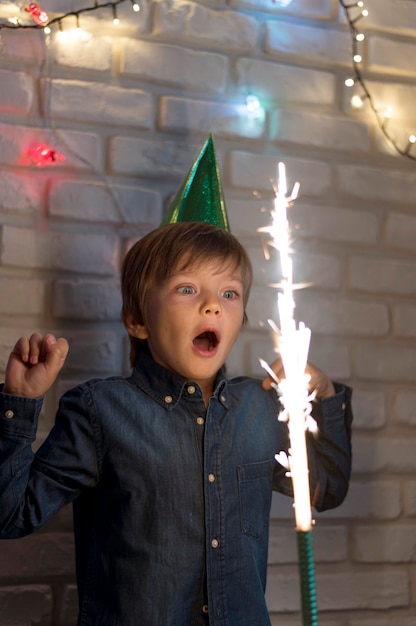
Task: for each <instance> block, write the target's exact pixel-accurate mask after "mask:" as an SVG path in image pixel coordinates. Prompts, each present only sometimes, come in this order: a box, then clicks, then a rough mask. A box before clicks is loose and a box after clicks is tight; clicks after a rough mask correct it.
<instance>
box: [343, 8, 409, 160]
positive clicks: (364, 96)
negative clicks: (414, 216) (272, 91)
mask: <svg viewBox="0 0 416 626" xmlns="http://www.w3.org/2000/svg"><path fill="white" fill-rule="evenodd" d="M339 3H340V5H341V6H342V8H343V9H344V13H345V17H346V19H347V22H348V26H349V28H350V33H351V42H352V60H353V69H354V74H355V76H354V78H351V77H350V78H347V79H346V80H345V85H346V87H353V86H354V85H356V84H358V85H359V87H360V89H361V91H362V93H361V95H359V94H354V95H353V96H352V97H351V101H350V102H351V106H352V107H353V108H356V109H357V108H361V107H362V106H363V104H364V100H367V101H368V103H369V105H370V108H371V110H372V111H373V113H374V115H375V117H376V120H377V123H378V125H379V127H380V129H381V131H382V132H383V134H384V136H385V138H386V139H387V141H388V142H389V143H390V144H391V145H392V146H393V148H394V150H395V151H396V152H397V153H398V154H400V155H401V156H403V157H406V158H408V159H411V160H413V161H416V156H414V155H412V154H410V149H411V148H412V146H413V144H414V143H416V136H415V135H410V136H409V139H408V142H407V145H406V147H405V148H404V149H402V148H400V146H399V145H398V144H397V142H396V141H395V139H394V138H393V137H392V136H391V135H390V133H389V132H388V130H387V127H388V121H389V120H390V119H391V115H392V109H391V107H386V108H385V109H384V111H383V112H380V111H379V110H378V109H377V107H376V106H375V104H374V101H373V98H372V96H371V94H370V92H369V90H368V87H367V85H366V82H365V80H364V77H363V75H362V72H361V69H360V64H361V62H362V56H361V54H360V53H359V50H358V44H359V43H360V42H362V41H364V39H365V35H364V33H363V32H358V31H357V29H356V27H355V24H356V23H357V22H358V21H359V20H361V18H364V17H368V11H367V10H366V9H364V2H361V1H360V2H355V3H353V4H346V3H345V2H344V0H339ZM357 8H358V9H361V12H360V13H359V15H358V16H355V17H354V16H352V15H351V12H352V11H353V10H355V9H357ZM411 137H415V141H412V140H411Z"/></svg>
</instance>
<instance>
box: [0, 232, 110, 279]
mask: <svg viewBox="0 0 416 626" xmlns="http://www.w3.org/2000/svg"><path fill="white" fill-rule="evenodd" d="M117 243H118V242H117V239H116V237H115V236H114V235H96V234H94V233H71V232H68V233H61V232H46V231H33V230H29V229H25V228H16V227H14V226H3V229H2V251H1V257H0V260H1V262H2V263H3V264H4V265H6V266H7V265H9V266H15V267H31V268H33V267H38V268H45V269H61V270H69V271H74V272H80V273H83V274H85V273H86V272H89V273H96V274H100V275H106V274H107V275H112V274H114V273H115V272H116V269H117V266H116V262H117V250H118V246H117Z"/></svg>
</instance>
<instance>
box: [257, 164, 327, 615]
mask: <svg viewBox="0 0 416 626" xmlns="http://www.w3.org/2000/svg"><path fill="white" fill-rule="evenodd" d="M275 191H276V197H275V202H274V210H273V211H272V218H273V220H272V225H271V226H269V227H265V228H261V229H259V231H261V232H267V233H268V234H269V235H270V237H271V240H270V241H269V242H268V244H269V245H270V246H272V247H274V248H276V249H277V250H278V251H279V254H280V264H281V271H282V276H283V279H282V282H281V285H280V287H281V292H279V294H278V299H277V305H278V311H279V319H280V329H279V328H278V327H277V326H276V324H275V323H274V322H273V321H272V320H268V322H269V325H270V326H271V328H272V330H273V337H274V341H275V347H276V351H277V352H279V353H280V356H281V358H282V362H283V367H284V370H285V378H284V379H283V380H278V379H277V378H276V375H275V374H274V373H273V372H272V370H271V368H270V367H269V366H268V365H267V363H265V362H264V361H263V360H262V359H261V360H260V363H261V365H262V366H263V367H264V368H265V369H266V371H267V372H268V373H269V374H270V375H271V376H272V378H273V380H274V383H273V387H274V388H275V389H276V391H277V393H278V394H279V396H280V400H281V403H282V405H283V411H282V412H281V414H280V415H279V420H283V421H287V423H288V429H289V438H290V448H289V454H286V453H285V452H279V453H278V454H276V460H277V461H278V462H279V463H280V464H281V465H283V466H284V467H286V469H287V470H288V472H287V475H288V476H290V477H291V479H292V485H293V494H294V510H295V519H296V532H297V539H298V554H299V569H300V578H301V594H302V612H303V624H304V626H317V624H318V621H317V604H316V592H315V580H314V578H315V577H314V564H313V550H312V535H311V531H312V513H311V502H310V491H309V469H308V457H307V448H306V439H305V431H306V430H308V429H309V430H315V429H316V424H315V421H314V420H313V419H312V417H311V401H312V400H313V398H314V393H313V392H312V393H311V394H309V392H308V382H309V376H308V375H307V374H306V373H305V370H306V365H307V360H308V351H309V344H310V337H311V331H310V330H309V328H306V326H305V324H303V323H302V322H301V323H300V324H299V327H298V328H297V327H296V322H295V319H294V309H295V301H294V297H293V291H294V285H293V266H292V259H291V258H290V239H289V236H290V229H289V223H288V218H287V208H288V207H289V205H290V203H291V202H293V201H294V200H295V199H296V197H297V194H298V191H299V183H296V184H295V185H294V187H293V190H292V193H291V195H290V196H288V193H287V183H286V169H285V165H284V163H279V165H278V186H277V189H276V190H275ZM266 256H267V254H266Z"/></svg>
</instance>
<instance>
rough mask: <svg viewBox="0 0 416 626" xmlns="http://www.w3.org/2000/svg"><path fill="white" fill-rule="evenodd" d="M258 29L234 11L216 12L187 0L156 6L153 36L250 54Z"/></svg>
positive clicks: (160, 3)
mask: <svg viewBox="0 0 416 626" xmlns="http://www.w3.org/2000/svg"><path fill="white" fill-rule="evenodd" d="M259 28H260V26H259V22H258V21H257V20H255V19H254V18H252V17H250V16H248V15H244V14H243V13H238V12H235V11H224V10H223V11H213V10H211V9H207V8H206V7H204V6H201V5H198V4H195V3H192V2H186V1H184V0H180V1H179V2H176V3H166V2H157V3H155V19H154V27H153V32H154V34H155V35H158V36H164V35H167V36H170V37H176V38H179V39H180V40H181V41H190V42H194V43H195V42H197V43H198V44H199V45H201V44H202V45H203V46H204V45H207V44H208V45H214V46H215V49H217V50H218V49H223V50H238V51H251V50H254V48H255V46H256V42H257V37H258V34H259Z"/></svg>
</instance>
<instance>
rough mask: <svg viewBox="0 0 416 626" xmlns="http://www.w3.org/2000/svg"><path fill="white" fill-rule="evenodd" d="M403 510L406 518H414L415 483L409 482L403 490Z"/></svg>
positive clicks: (415, 510) (415, 504)
mask: <svg viewBox="0 0 416 626" xmlns="http://www.w3.org/2000/svg"><path fill="white" fill-rule="evenodd" d="M404 510H405V513H406V515H407V516H411V517H416V481H414V480H409V481H408V482H407V483H406V484H405V488H404Z"/></svg>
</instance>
